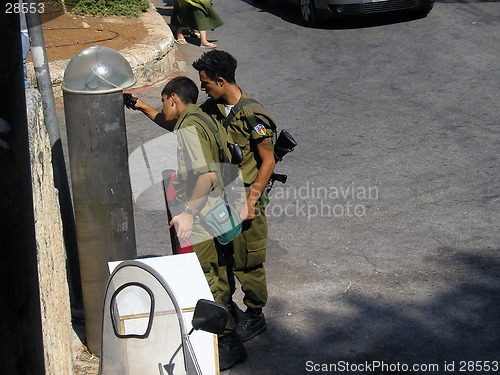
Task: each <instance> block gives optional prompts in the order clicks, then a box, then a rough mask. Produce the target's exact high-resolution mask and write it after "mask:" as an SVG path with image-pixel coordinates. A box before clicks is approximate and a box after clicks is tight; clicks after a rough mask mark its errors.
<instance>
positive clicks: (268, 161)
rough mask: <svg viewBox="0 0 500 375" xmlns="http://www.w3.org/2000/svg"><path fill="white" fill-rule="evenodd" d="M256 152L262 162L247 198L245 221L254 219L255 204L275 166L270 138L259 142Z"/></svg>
mask: <svg viewBox="0 0 500 375" xmlns="http://www.w3.org/2000/svg"><path fill="white" fill-rule="evenodd" d="M257 152H258V153H259V156H260V158H261V160H262V164H261V166H260V168H259V171H258V172H257V177H256V178H255V181H254V183H253V185H252V190H250V194H249V195H248V198H247V210H248V214H247V216H246V220H252V219H254V218H255V204H256V203H257V201H258V200H259V198H260V196H261V195H262V193H263V192H264V189H265V188H266V186H267V183H268V182H269V179H270V178H271V174H272V173H273V171H274V166H275V164H276V161H275V160H274V148H273V141H272V138H270V137H267V138H264V139H263V140H262V141H261V142H259V143H258V144H257Z"/></svg>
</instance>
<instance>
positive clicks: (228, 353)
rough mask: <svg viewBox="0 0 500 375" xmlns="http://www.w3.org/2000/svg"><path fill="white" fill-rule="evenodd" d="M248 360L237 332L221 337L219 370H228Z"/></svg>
mask: <svg viewBox="0 0 500 375" xmlns="http://www.w3.org/2000/svg"><path fill="white" fill-rule="evenodd" d="M245 359H247V351H246V350H245V347H244V346H243V343H242V342H241V339H240V337H239V336H238V334H237V333H236V332H231V333H228V334H227V335H224V336H222V337H219V369H220V370H221V371H224V370H228V369H230V368H231V367H233V366H234V365H235V364H237V363H239V362H243V361H244V360H245Z"/></svg>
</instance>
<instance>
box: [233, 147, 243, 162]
mask: <svg viewBox="0 0 500 375" xmlns="http://www.w3.org/2000/svg"><path fill="white" fill-rule="evenodd" d="M242 162H243V151H242V150H241V146H240V145H239V144H237V143H235V144H234V145H233V149H232V151H231V164H236V165H240V164H241V163H242Z"/></svg>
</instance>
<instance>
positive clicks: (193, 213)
mask: <svg viewBox="0 0 500 375" xmlns="http://www.w3.org/2000/svg"><path fill="white" fill-rule="evenodd" d="M184 212H187V213H188V214H190V215H191V216H194V215H196V214H197V213H198V211H196V210H192V209H190V208H189V206H188V205H187V204H186V206H184Z"/></svg>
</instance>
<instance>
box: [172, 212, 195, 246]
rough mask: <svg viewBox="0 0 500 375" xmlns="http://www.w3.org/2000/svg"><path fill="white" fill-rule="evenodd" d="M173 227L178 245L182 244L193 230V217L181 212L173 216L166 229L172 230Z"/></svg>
mask: <svg viewBox="0 0 500 375" xmlns="http://www.w3.org/2000/svg"><path fill="white" fill-rule="evenodd" d="M173 225H175V228H176V232H177V238H179V242H180V243H184V242H186V241H187V240H189V237H191V231H192V229H193V216H192V215H190V214H188V213H187V212H183V213H182V214H180V215H177V216H175V217H174V218H173V219H172V220H171V221H170V223H169V225H168V227H169V228H172V226H173Z"/></svg>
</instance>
